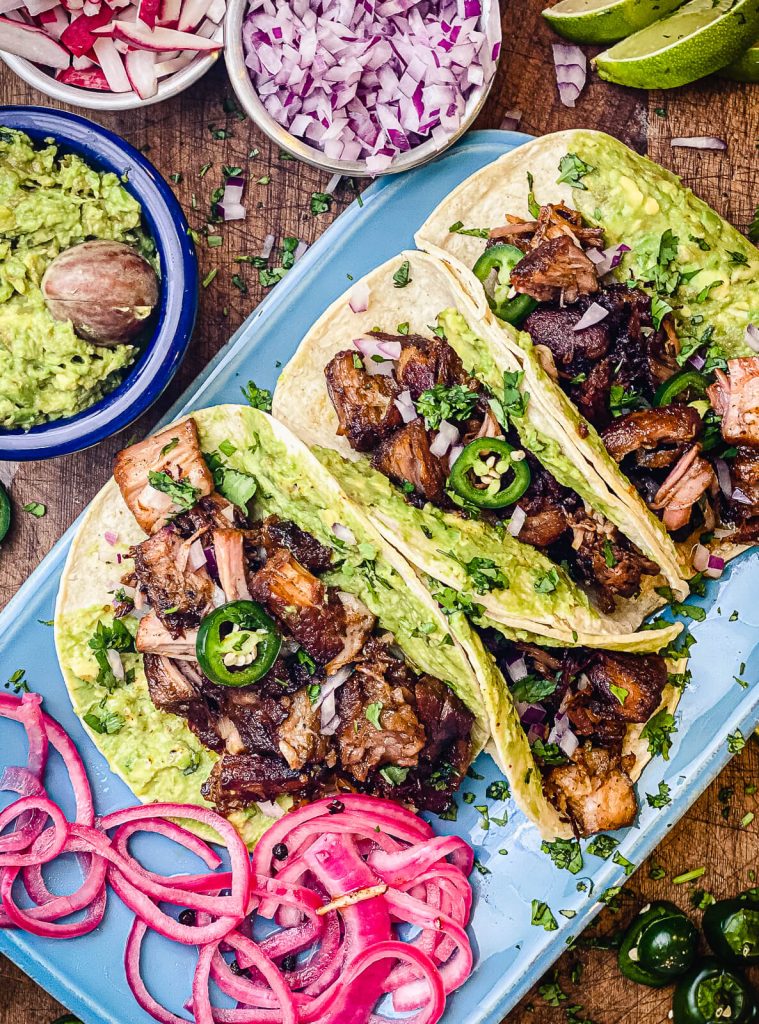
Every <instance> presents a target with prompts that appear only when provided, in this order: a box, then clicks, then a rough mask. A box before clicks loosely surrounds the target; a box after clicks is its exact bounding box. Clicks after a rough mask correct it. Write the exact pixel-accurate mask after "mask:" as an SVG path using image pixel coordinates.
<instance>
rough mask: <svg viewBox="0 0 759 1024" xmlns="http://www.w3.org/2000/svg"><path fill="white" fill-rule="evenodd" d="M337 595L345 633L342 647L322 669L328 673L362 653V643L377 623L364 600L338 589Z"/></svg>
mask: <svg viewBox="0 0 759 1024" xmlns="http://www.w3.org/2000/svg"><path fill="white" fill-rule="evenodd" d="M337 596H338V599H339V601H340V603H341V604H342V606H343V610H344V612H345V634H344V636H343V649H342V650H341V651H340V653H339V654H338V655H336V656H335V657H334V658H333V659H332V660H331V661H330V662H329V664H327V665H326V666H325V669H324V671H325V672H327V673H328V674H332V673H333V672H337V670H338V669H339V668H342V666H343V665H347V664H349V662H351V661H354V660H355V659H356V658H358V657H359V656H360V655H361V654H362V652H363V650H364V645H365V644H366V642H367V640H368V639H369V637H370V636H371V635H372V632H373V631H374V627H375V625H376V623H377V620H376V618H375V617H374V615H372V613H371V612H370V611H369V609H368V608H367V607H366V605H365V604H364V602H363V601H360V600H359V599H358V598H357V597H354V596H353V594H348V593H346V592H345V591H342V590H340V591H338V593H337Z"/></svg>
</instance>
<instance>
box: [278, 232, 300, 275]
mask: <svg viewBox="0 0 759 1024" xmlns="http://www.w3.org/2000/svg"><path fill="white" fill-rule="evenodd" d="M299 244H300V239H298V238H294V237H293V236H291V235H290V236H288V237H287V238H283V239H282V266H283V267H284V268H285V270H290V269H291V268H292V267H293V266H294V264H295V250H296V249H297V248H298V245H299Z"/></svg>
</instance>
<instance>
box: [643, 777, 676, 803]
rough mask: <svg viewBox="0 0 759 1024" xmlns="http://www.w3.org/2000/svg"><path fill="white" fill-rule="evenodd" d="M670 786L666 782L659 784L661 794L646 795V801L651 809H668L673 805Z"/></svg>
mask: <svg viewBox="0 0 759 1024" xmlns="http://www.w3.org/2000/svg"><path fill="white" fill-rule="evenodd" d="M669 792H670V791H669V786H668V785H667V783H666V782H660V783H659V792H658V794H656V795H655V796H652V795H651V794H650V793H646V800H647V801H648V805H649V807H656V808H662V807H668V806H669V804H671V803H672V798H671V797H670V795H669Z"/></svg>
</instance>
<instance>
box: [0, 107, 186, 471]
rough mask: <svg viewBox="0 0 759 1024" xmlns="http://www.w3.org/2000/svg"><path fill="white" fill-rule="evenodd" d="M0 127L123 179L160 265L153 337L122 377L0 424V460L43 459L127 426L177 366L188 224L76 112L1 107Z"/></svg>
mask: <svg viewBox="0 0 759 1024" xmlns="http://www.w3.org/2000/svg"><path fill="white" fill-rule="evenodd" d="M0 125H4V126H5V127H7V128H15V129H17V130H19V131H23V132H26V134H27V135H28V136H29V137H30V138H31V139H33V140H34V141H35V142H41V141H42V140H43V139H46V138H52V139H54V141H55V142H56V143H57V144H58V146H59V148H60V149H61V150H62V151H63V152H72V153H76V154H78V155H79V156H81V157H82V159H84V160H86V161H87V163H88V164H90V165H91V166H92V167H95V168H96V169H97V170H100V171H113V172H114V173H115V174H118V175H123V174H125V175H126V176H127V180H126V181H125V183H124V187H125V188H126V189H127V191H128V192H130V193H131V194H132V195H133V196H134V197H135V199H137V201H138V202H139V203H140V205H141V207H142V215H143V220H144V224H145V228H146V230H147V231H148V232H149V234H150V235H151V236H152V237H153V239H154V241H155V244H156V249H157V253H158V259H159V261H160V268H161V289H160V297H159V304H158V311H157V314H156V316H155V321H154V327H153V334H152V336H150V337H148V338H147V339H146V340H145V341H143V342H142V344H141V346H140V352H139V355H138V356H137V359H136V361H135V362H134V363H133V364H132V366H130V367H129V368H128V369H127V370H126V371H125V373H124V376H123V378H122V380H121V382H120V383H119V384H118V385H117V386H116V387H115V388H114V389H113V390H112V391H110V392H109V393H108V394H107V395H105V396H104V397H103V398H101V399H100V401H99V402H96V403H95V404H94V405H91V406H90V407H89V408H88V409H85V410H83V411H82V412H80V413H77V415H76V416H69V417H67V418H66V419H59V420H52V421H51V422H49V423H43V424H41V425H40V426H37V427H32V428H31V429H30V430H5V429H3V428H0V460H7V459H15V460H27V459H48V458H51V457H52V456H54V455H66V454H68V453H69V452H77V451H81V450H82V449H83V448H89V447H90V446H91V445H93V444H97V442H98V441H102V440H103V439H104V438H106V437H110V436H111V434H115V433H116V432H117V431H119V430H122V429H123V428H124V427H126V426H128V425H129V424H130V423H132V422H133V421H134V420H136V419H137V418H138V416H140V415H142V413H144V412H145V410H146V409H148V408H149V407H150V406H151V405H152V404H153V402H155V400H156V399H157V398H158V397H159V395H160V394H161V393H162V392H163V391H164V389H165V388H166V387H167V385H168V383H169V381H170V380H171V379H172V377H173V376H174V374H175V373H176V372H177V369H178V368H179V364H180V363H181V361H182V358H183V356H184V354H185V352H186V350H187V346H188V344H189V341H190V336H191V335H192V330H193V327H194V325H195V317H196V314H197V308H198V263H197V258H196V256H195V250H194V247H193V244H192V241H191V239H190V235H189V228H188V225H187V221H186V220H185V216H184V214H183V213H182V209H181V207H180V205H179V203H178V202H177V200H176V198H175V196H174V193H173V192H172V191H171V189H170V188H169V186H168V185H167V184H166V182H165V181H164V180H163V178H162V177H161V175H160V174H159V173H158V171H157V170H156V169H155V167H153V165H152V164H151V163H150V162H149V161H148V160H146V159H145V157H144V156H142V154H141V153H139V152H138V151H137V150H136V149H135V148H134V147H133V146H130V145H129V143H127V142H125V141H124V140H123V139H120V138H119V137H118V135H114V134H113V132H109V131H107V130H106V129H105V128H101V127H100V125H97V124H95V123H94V122H93V121H88V120H87V119H86V118H84V117H79V116H78V115H77V114H69V113H67V112H65V111H60V110H52V109H50V108H48V107H2V106H0Z"/></svg>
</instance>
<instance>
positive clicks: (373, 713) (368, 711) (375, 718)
mask: <svg viewBox="0 0 759 1024" xmlns="http://www.w3.org/2000/svg"><path fill="white" fill-rule="evenodd" d="M381 713H382V701H380V700H378V701H374V702H373V703H372V704H367V705H366V707H365V708H364V716H365V717H366V720H367V722H371V724H372V725H373V726H374V728H375V729H378V730H379V731H380V732H381V731H382V723H381V722H380V714H381Z"/></svg>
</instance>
